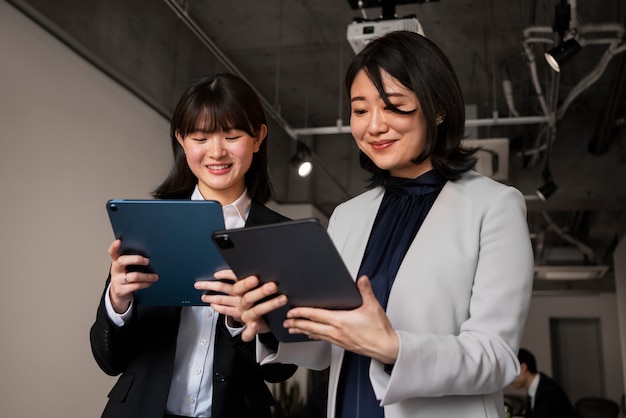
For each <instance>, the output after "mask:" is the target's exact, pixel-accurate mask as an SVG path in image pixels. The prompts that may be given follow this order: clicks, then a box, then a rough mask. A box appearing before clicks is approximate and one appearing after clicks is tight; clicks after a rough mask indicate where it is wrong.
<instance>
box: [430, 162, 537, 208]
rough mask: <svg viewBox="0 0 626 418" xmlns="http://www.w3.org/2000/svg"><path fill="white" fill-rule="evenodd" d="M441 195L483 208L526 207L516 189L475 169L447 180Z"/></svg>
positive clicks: (522, 197)
mask: <svg viewBox="0 0 626 418" xmlns="http://www.w3.org/2000/svg"><path fill="white" fill-rule="evenodd" d="M442 195H443V196H454V197H455V198H458V199H462V200H463V201H464V203H467V204H469V205H471V206H479V207H484V208H489V207H492V206H493V205H496V206H498V205H503V206H509V205H513V206H520V207H524V208H525V207H526V202H525V200H524V196H523V195H522V193H521V192H520V191H519V190H518V189H516V188H515V187H513V186H509V185H507V184H504V183H500V182H498V181H496V180H494V179H492V178H490V177H487V176H484V175H482V174H479V173H477V172H475V171H468V172H467V173H465V174H463V176H462V177H461V178H460V179H458V180H455V181H448V183H446V185H445V186H444V188H443V190H442Z"/></svg>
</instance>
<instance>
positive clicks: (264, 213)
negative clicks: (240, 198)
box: [246, 202, 290, 226]
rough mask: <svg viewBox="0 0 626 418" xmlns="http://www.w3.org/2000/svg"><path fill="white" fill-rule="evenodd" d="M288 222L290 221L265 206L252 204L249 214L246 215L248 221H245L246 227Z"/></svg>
mask: <svg viewBox="0 0 626 418" xmlns="http://www.w3.org/2000/svg"><path fill="white" fill-rule="evenodd" d="M289 220H290V219H289V218H287V217H286V216H283V215H281V214H280V213H278V212H275V211H273V210H272V209H270V208H268V207H267V206H265V205H262V204H260V203H256V202H252V205H251V206H250V214H249V215H248V220H247V221H246V226H255V225H267V224H274V223H278V222H285V221H289Z"/></svg>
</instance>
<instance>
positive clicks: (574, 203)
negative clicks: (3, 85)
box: [8, 0, 626, 291]
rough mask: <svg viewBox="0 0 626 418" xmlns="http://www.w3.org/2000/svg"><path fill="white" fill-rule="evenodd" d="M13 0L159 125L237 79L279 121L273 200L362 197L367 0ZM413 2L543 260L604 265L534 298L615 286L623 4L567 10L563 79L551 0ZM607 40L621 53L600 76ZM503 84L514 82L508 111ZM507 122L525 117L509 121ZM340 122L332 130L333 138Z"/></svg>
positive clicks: (625, 148)
mask: <svg viewBox="0 0 626 418" xmlns="http://www.w3.org/2000/svg"><path fill="white" fill-rule="evenodd" d="M8 2H9V3H11V4H13V5H14V6H16V7H17V8H18V9H20V10H22V11H23V12H24V13H25V14H26V15H28V16H30V17H31V18H32V19H33V20H35V21H37V22H38V23H40V24H41V25H42V26H43V27H45V28H46V29H48V30H49V31H50V32H51V33H52V34H54V35H55V36H57V37H58V38H59V39H61V40H62V41H63V42H65V43H66V44H67V45H69V46H70V47H72V48H73V49H75V50H76V51H77V52H78V53H79V54H81V55H83V56H84V57H85V58H86V59H88V60H90V61H91V62H92V63H94V65H96V66H98V67H99V68H101V69H102V70H103V71H105V72H106V73H107V74H109V75H110V76H111V77H113V78H115V79H116V80H118V81H119V82H120V83H121V84H123V85H125V86H126V87H127V88H128V89H130V90H132V91H133V92H134V93H136V94H137V95H138V96H139V97H140V98H142V100H144V101H145V102H146V103H147V104H149V105H150V106H152V107H153V108H154V109H156V110H157V111H158V112H160V113H162V114H163V115H164V116H165V117H169V115H170V114H171V111H172V109H173V107H174V105H175V102H176V100H177V99H178V97H179V95H180V93H181V92H182V90H183V88H184V87H186V86H187V85H188V83H189V82H190V81H191V80H192V79H194V78H196V77H198V76H200V75H203V74H206V73H212V72H219V71H230V72H236V73H239V74H240V75H242V76H243V77H244V78H246V79H247V80H248V81H249V82H250V83H251V84H252V85H253V86H254V87H255V88H256V89H257V91H258V93H259V94H260V96H261V97H262V98H263V100H264V103H265V105H266V111H267V113H268V115H270V116H271V118H270V119H271V121H270V135H271V137H270V141H271V142H270V144H271V149H270V153H271V171H272V176H273V179H274V183H275V188H276V192H277V193H276V194H277V200H278V201H280V202H283V203H311V204H313V205H315V206H316V207H317V208H318V209H319V210H321V211H322V212H323V213H325V214H330V212H331V211H332V208H334V207H335V206H336V205H337V204H338V203H340V202H341V201H343V200H345V199H347V198H348V197H350V196H353V195H355V194H357V193H360V192H361V191H363V189H364V185H365V177H364V173H363V172H362V171H361V170H360V168H359V166H358V158H357V151H356V147H355V145H354V143H353V140H352V139H351V137H350V135H349V134H348V133H343V132H345V128H344V129H338V128H337V126H345V125H347V124H348V117H349V111H348V109H349V106H348V103H347V99H346V93H345V91H344V87H343V74H344V71H345V68H346V67H347V65H348V63H349V61H350V59H351V58H352V57H353V56H354V53H353V51H352V49H351V48H350V45H349V44H348V42H347V40H346V28H347V26H348V25H349V24H350V23H351V22H352V20H353V19H354V18H365V19H376V18H378V17H379V16H380V14H381V12H382V7H379V6H378V5H379V4H380V0H367V1H364V2H363V3H364V4H365V5H366V6H367V5H369V4H372V5H375V7H369V8H363V9H353V8H352V6H351V2H350V1H347V0H264V1H256V0H229V1H215V0H214V1H211V0H162V1H161V0H159V1H157V0H133V1H127V0H91V1H89V2H86V1H82V0H56V1H54V2H51V1H48V0H8ZM352 3H354V4H356V1H352ZM398 3H405V1H402V2H398ZM408 3H410V4H398V5H397V6H396V7H395V12H396V15H397V16H398V17H399V18H403V17H406V16H409V15H415V16H416V17H417V18H418V19H419V21H420V23H421V24H422V26H423V28H424V31H425V33H426V36H428V37H429V38H431V39H432V40H434V41H435V42H436V43H437V44H438V45H439V46H441V48H442V49H443V50H444V51H445V52H446V53H447V55H448V56H449V58H450V60H451V61H452V63H453V65H454V66H455V68H456V70H457V75H458V77H459V80H460V82H461V86H462V88H463V93H464V96H465V100H466V103H467V104H468V105H469V107H468V111H469V113H468V120H469V121H470V122H471V123H469V124H468V130H467V133H468V136H469V137H470V138H474V139H482V140H487V139H492V138H507V139H508V141H507V142H508V147H507V150H508V157H505V161H501V164H504V165H501V168H502V167H504V166H508V167H507V169H506V172H505V175H504V177H503V178H501V179H500V181H502V182H504V183H507V184H512V185H514V186H516V187H517V188H519V189H520V190H521V191H522V193H524V194H525V195H526V196H527V197H528V199H527V201H528V207H529V216H528V217H529V226H530V229H531V233H532V236H533V243H534V245H535V249H536V258H537V264H542V265H545V264H559V265H561V264H567V265H589V264H590V265H595V264H607V265H609V267H610V270H609V272H608V273H607V274H606V275H605V278H604V279H602V280H594V281H571V280H566V281H559V282H557V283H555V282H554V281H545V282H544V281H537V284H536V286H535V288H536V289H543V290H562V289H569V290H585V291H588V290H602V291H612V289H614V281H613V275H612V271H611V268H612V267H611V266H612V257H611V256H612V251H613V248H614V247H615V245H616V244H617V242H618V241H619V239H621V238H623V236H624V232H625V231H626V130H624V129H623V125H624V120H625V118H626V87H625V85H624V84H625V83H626V81H625V79H624V78H625V77H624V74H625V73H626V70H625V67H624V61H625V59H624V57H625V56H626V53H621V52H622V51H624V49H626V47H625V46H624V43H623V39H624V33H623V25H624V22H625V20H626V4H625V3H624V1H623V0H603V1H601V2H600V1H597V0H578V1H574V0H569V3H570V5H571V6H572V9H573V12H574V15H575V16H576V17H577V18H576V22H577V23H576V27H575V29H576V30H577V31H578V34H579V40H581V43H582V44H583V48H582V50H581V51H580V53H579V54H578V55H577V56H576V57H574V58H573V59H572V60H571V61H570V62H569V63H568V64H567V65H566V66H565V67H564V68H563V70H562V72H561V74H560V76H558V77H556V76H555V73H554V72H552V71H551V70H550V69H549V68H548V67H547V65H546V64H545V61H544V60H543V52H544V51H545V50H547V49H548V48H550V47H552V46H553V41H554V40H555V34H554V33H552V31H551V28H552V26H553V23H554V17H555V10H556V9H555V5H556V3H558V0H511V1H497V0H439V1H432V2H425V3H411V2H408ZM620 28H621V30H620ZM525 30H526V32H525ZM525 34H526V35H525ZM620 39H621V41H622V43H621V44H619V42H620V41H619V40H620ZM524 41H527V42H526V43H525V42H524ZM611 42H613V43H614V44H615V45H614V46H613V47H614V48H618V49H615V50H616V51H617V52H619V53H616V54H615V55H613V56H611V57H610V59H607V60H606V64H607V65H606V67H605V68H598V65H599V63H601V62H603V61H602V57H603V54H604V53H605V51H606V50H607V48H608V46H609V43H611ZM524 45H526V46H528V48H527V49H526V50H525V49H524ZM532 57H534V58H535V60H536V61H535V67H534V69H536V78H535V79H533V77H532V74H533V67H532V66H531V65H529V59H530V58H532ZM590 75H593V76H594V77H590ZM586 77H588V78H587V80H588V82H587V83H584V82H582V81H581V80H584V79H586ZM504 80H509V81H510V86H511V91H512V94H511V98H512V102H510V104H512V105H507V101H506V96H505V94H504V90H503V81H504ZM583 84H584V85H583ZM542 97H543V99H542ZM555 98H556V99H555ZM542 100H545V102H544V103H545V104H546V107H543V106H542ZM551 103H554V105H552V104H551ZM555 108H556V110H557V113H556V114H557V115H558V117H557V118H556V120H557V122H556V123H555V124H554V125H553V127H554V131H553V132H554V136H552V137H551V136H550V135H544V133H545V132H547V133H550V132H552V131H551V130H550V129H547V128H550V127H551V125H549V124H548V123H545V122H544V123H526V122H527V121H528V119H527V118H529V117H543V116H546V114H547V115H550V112H551V111H552V109H555ZM546 109H547V110H548V113H546V111H545V110H546ZM494 117H495V118H497V121H494V120H493V118H494ZM509 117H518V118H519V119H518V121H519V122H518V123H510V124H509V122H508V121H510V120H511V119H507V118H509ZM496 122H497V123H496ZM321 128H327V129H321ZM333 128H334V129H335V131H336V133H327V132H326V131H332V130H333ZM322 131H324V134H320V132H322ZM339 132H342V133H339ZM165 138H166V134H165V133H164V138H162V139H160V140H165ZM549 138H553V140H552V141H550V140H549ZM295 139H298V140H300V141H302V142H304V143H305V144H307V145H308V146H309V147H310V148H311V149H312V150H313V152H314V161H315V162H316V169H315V171H314V173H313V174H312V175H311V176H310V177H308V178H306V179H301V178H299V177H297V176H296V175H295V173H294V170H293V168H292V167H290V164H289V160H290V157H291V155H292V154H293V153H294V151H295V148H296V141H295ZM547 143H552V148H551V153H550V168H551V171H552V174H553V176H554V180H555V182H556V183H557V184H558V190H557V191H556V192H555V193H554V195H553V196H552V197H551V198H550V199H548V200H547V201H546V202H542V201H540V200H537V199H536V198H535V197H534V196H535V190H536V189H537V187H539V186H540V185H541V184H542V183H543V179H542V171H543V167H544V161H545V148H544V147H545V145H546V144H547ZM484 144H485V146H486V147H489V146H490V145H489V144H491V143H490V142H484ZM482 158H487V157H482Z"/></svg>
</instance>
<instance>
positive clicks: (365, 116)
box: [350, 70, 432, 178]
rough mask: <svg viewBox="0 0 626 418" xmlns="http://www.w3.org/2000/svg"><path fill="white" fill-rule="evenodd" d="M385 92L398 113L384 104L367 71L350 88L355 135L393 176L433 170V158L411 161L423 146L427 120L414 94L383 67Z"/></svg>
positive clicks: (351, 123)
mask: <svg viewBox="0 0 626 418" xmlns="http://www.w3.org/2000/svg"><path fill="white" fill-rule="evenodd" d="M381 79H382V82H383V87H384V91H385V93H386V94H387V96H388V97H389V101H390V102H391V104H392V105H393V106H395V107H396V108H397V109H398V110H400V111H401V112H405V113H399V112H397V111H395V110H393V109H391V108H389V106H388V105H387V104H386V103H385V101H384V100H383V98H382V97H381V95H380V93H379V91H378V90H377V89H376V86H375V85H374V83H372V80H370V78H369V77H368V75H367V73H366V72H365V71H364V70H361V71H359V73H358V74H357V75H356V77H355V78H354V81H353V83H352V85H351V87H350V103H351V116H350V128H351V130H352V135H353V136H354V139H355V141H356V143H357V145H358V146H359V148H360V149H361V151H363V152H364V153H365V154H366V155H367V156H368V157H369V158H370V159H371V160H372V161H373V162H374V164H376V166H377V167H378V168H380V169H382V170H389V173H390V174H391V175H392V176H396V177H404V178H416V177H418V176H420V175H421V174H424V173H425V172H427V171H429V170H430V169H432V164H431V162H430V159H427V160H425V161H424V162H422V163H420V164H415V163H413V162H412V160H414V159H415V158H416V157H417V156H418V155H420V153H421V152H422V150H423V148H424V144H425V142H426V123H425V121H424V115H423V113H422V110H421V107H420V103H419V100H418V99H417V96H416V95H415V93H414V92H413V91H412V90H410V89H408V88H406V87H404V86H403V85H402V84H401V83H400V82H399V81H398V80H396V79H395V78H393V77H392V76H391V75H389V74H388V73H387V72H385V71H384V70H381Z"/></svg>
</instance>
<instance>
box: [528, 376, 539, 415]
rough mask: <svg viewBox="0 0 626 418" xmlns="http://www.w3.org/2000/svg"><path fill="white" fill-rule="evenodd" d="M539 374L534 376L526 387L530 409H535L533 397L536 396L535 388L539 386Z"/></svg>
mask: <svg viewBox="0 0 626 418" xmlns="http://www.w3.org/2000/svg"><path fill="white" fill-rule="evenodd" d="M539 378H540V376H539V373H537V374H536V375H535V378H534V379H533V381H532V383H531V384H530V386H528V396H530V407H531V408H533V409H534V408H535V395H537V387H538V386H539Z"/></svg>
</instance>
